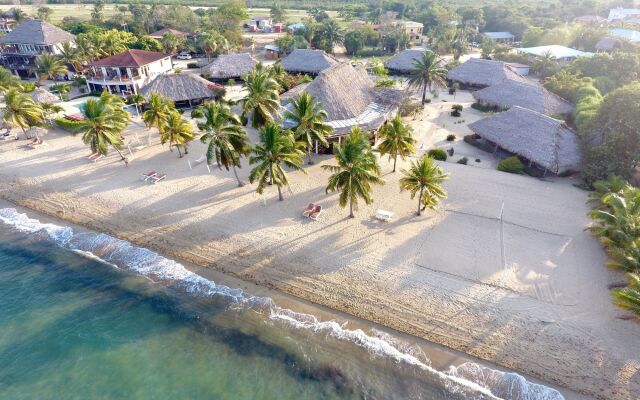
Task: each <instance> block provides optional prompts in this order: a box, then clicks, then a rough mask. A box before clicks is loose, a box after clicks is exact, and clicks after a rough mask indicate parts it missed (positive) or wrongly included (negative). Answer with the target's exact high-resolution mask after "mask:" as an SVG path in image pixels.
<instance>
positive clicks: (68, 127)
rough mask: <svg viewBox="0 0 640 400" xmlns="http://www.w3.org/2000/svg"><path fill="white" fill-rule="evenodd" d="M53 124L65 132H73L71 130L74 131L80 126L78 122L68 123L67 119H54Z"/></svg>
mask: <svg viewBox="0 0 640 400" xmlns="http://www.w3.org/2000/svg"><path fill="white" fill-rule="evenodd" d="M54 122H55V123H56V125H58V126H59V127H60V128H62V129H64V130H65V131H69V132H73V130H74V129H76V128H77V127H78V126H79V125H80V123H79V122H78V121H69V120H68V119H66V118H64V117H59V118H56V119H55V120H54Z"/></svg>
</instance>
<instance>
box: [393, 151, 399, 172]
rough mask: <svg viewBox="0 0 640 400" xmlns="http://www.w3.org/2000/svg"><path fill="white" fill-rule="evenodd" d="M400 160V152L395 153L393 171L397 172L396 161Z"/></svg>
mask: <svg viewBox="0 0 640 400" xmlns="http://www.w3.org/2000/svg"><path fill="white" fill-rule="evenodd" d="M397 162H398V152H397V151H396V152H395V154H394V155H393V172H396V163H397Z"/></svg>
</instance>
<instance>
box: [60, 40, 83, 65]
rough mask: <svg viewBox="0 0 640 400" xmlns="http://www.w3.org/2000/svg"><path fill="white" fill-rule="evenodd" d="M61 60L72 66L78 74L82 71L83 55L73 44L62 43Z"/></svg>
mask: <svg viewBox="0 0 640 400" xmlns="http://www.w3.org/2000/svg"><path fill="white" fill-rule="evenodd" d="M60 60H61V61H62V62H63V63H65V64H71V65H72V66H73V69H74V70H75V71H76V72H81V70H82V61H83V60H82V55H81V54H80V51H79V50H78V48H77V47H76V46H74V45H73V44H72V43H71V42H64V43H62V47H61V48H60Z"/></svg>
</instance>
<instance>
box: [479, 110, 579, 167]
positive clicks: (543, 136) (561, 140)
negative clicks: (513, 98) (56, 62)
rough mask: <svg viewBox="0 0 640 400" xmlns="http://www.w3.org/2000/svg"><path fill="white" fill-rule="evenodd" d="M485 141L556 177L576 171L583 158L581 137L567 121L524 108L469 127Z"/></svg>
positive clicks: (492, 117) (494, 116)
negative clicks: (558, 174) (571, 128)
mask: <svg viewBox="0 0 640 400" xmlns="http://www.w3.org/2000/svg"><path fill="white" fill-rule="evenodd" d="M469 128H470V129H471V130H472V131H473V132H474V133H476V134H478V135H479V136H481V137H482V138H483V139H485V140H488V141H490V142H492V143H495V144H496V145H497V146H499V147H501V148H503V149H505V150H507V151H509V152H511V153H514V154H517V155H519V156H522V157H524V158H526V159H528V160H530V161H531V162H533V163H535V164H537V165H539V166H540V167H542V168H544V169H546V170H549V171H551V172H553V173H556V174H557V173H561V172H564V171H570V170H571V171H575V170H577V169H578V168H579V166H580V163H581V159H582V155H581V149H580V143H579V140H578V136H577V134H576V133H575V132H573V131H572V130H570V129H569V128H567V127H566V125H565V124H564V122H563V121H559V120H557V119H553V118H551V117H548V116H546V115H544V114H540V113H537V112H535V111H531V110H528V109H526V108H522V107H518V106H515V107H512V108H511V109H509V111H505V112H502V113H498V114H495V115H493V116H491V117H488V118H485V119H482V120H480V121H477V122H474V123H472V124H470V125H469Z"/></svg>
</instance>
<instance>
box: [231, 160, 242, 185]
mask: <svg viewBox="0 0 640 400" xmlns="http://www.w3.org/2000/svg"><path fill="white" fill-rule="evenodd" d="M233 174H234V175H235V176H236V179H237V180H238V187H243V186H244V182H242V181H241V180H240V177H239V176H238V171H237V170H236V166H235V165H234V166H233Z"/></svg>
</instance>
